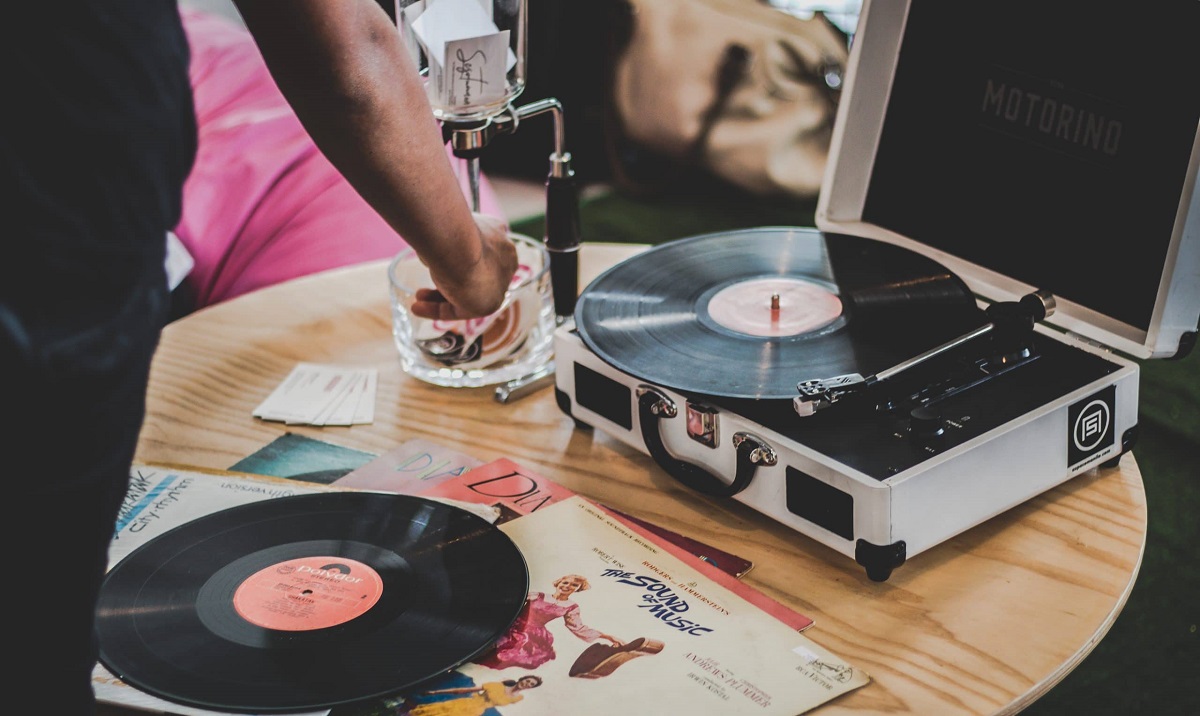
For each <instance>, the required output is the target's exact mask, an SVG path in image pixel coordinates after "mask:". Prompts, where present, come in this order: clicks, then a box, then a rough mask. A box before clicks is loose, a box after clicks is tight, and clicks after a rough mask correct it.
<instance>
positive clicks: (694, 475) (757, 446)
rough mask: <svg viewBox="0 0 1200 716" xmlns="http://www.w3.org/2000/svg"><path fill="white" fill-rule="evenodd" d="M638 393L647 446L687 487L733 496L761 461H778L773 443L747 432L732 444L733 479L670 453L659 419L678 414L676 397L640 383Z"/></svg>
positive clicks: (639, 412)
mask: <svg viewBox="0 0 1200 716" xmlns="http://www.w3.org/2000/svg"><path fill="white" fill-rule="evenodd" d="M637 395H638V416H639V418H640V422H641V426H642V441H643V442H644V443H645V444H646V450H647V451H649V453H650V457H652V458H654V462H656V463H658V465H659V467H661V468H662V469H663V470H666V472H667V474H668V475H670V476H671V477H673V478H675V480H676V481H678V482H679V483H680V484H682V485H684V486H685V487H689V488H691V489H693V490H695V491H696V492H700V493H703V494H705V495H710V496H712V497H733V496H734V495H736V494H738V493H739V492H741V491H742V490H744V489H746V488H747V487H749V486H750V481H751V480H753V479H754V473H755V472H756V471H757V469H758V466H759V465H760V464H761V465H767V466H770V465H774V464H775V463H776V462H778V457H777V456H776V454H775V451H774V450H773V449H771V446H769V445H767V444H766V443H765V442H763V441H762V440H761V439H759V438H757V437H755V436H754V435H751V434H750V433H745V432H738V433H735V434H734V436H733V444H734V447H736V448H737V470H736V471H735V473H734V476H733V482H725V481H724V480H722V479H721V478H719V477H717V476H716V475H713V474H712V473H711V472H708V471H707V470H705V469H704V468H702V467H700V466H698V465H695V464H693V463H690V462H684V461H683V460H678V459H676V458H674V457H671V454H670V453H669V452H667V448H666V446H665V445H663V441H662V431H661V429H660V426H659V421H660V420H661V419H663V418H673V417H675V416H676V415H678V414H679V410H678V408H676V407H675V403H674V401H672V400H671V399H670V398H668V397H667V396H666V395H663V394H662V393H661V392H659V391H658V390H655V389H654V388H651V387H649V386H640V387H639V388H638V390H637Z"/></svg>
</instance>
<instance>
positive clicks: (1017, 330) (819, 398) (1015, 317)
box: [792, 291, 1055, 417]
mask: <svg viewBox="0 0 1200 716" xmlns="http://www.w3.org/2000/svg"><path fill="white" fill-rule="evenodd" d="M1054 308H1055V301H1054V296H1053V295H1051V294H1050V293H1047V292H1045V291H1035V292H1033V293H1030V294H1026V295H1025V296H1022V297H1021V299H1020V300H1019V301H1001V302H997V303H993V304H992V305H990V306H988V308H987V309H986V310H985V313H986V314H987V317H988V322H987V323H985V324H983V325H981V326H979V327H978V328H975V329H973V330H971V331H968V332H966V333H964V334H963V335H961V336H959V337H957V338H954V339H952V340H950V341H947V342H946V343H943V344H941V345H939V346H937V347H935V348H932V349H930V350H928V351H925V352H924V353H921V354H920V355H917V356H914V357H912V358H909V359H907V360H905V361H902V362H900V363H898V364H896V365H894V366H892V367H891V368H887V369H885V370H882V371H880V372H878V373H875V374H874V375H870V376H867V377H863V376H862V375H861V374H859V373H849V374H846V375H839V376H836V377H833V378H824V379H811V380H802V381H800V382H799V383H797V384H796V389H797V390H798V391H799V392H800V394H799V395H798V396H796V397H795V398H792V405H793V407H794V408H795V410H796V413H797V414H798V415H800V416H801V417H807V416H809V415H812V414H813V413H815V412H816V411H818V410H820V409H822V408H826V407H828V406H830V405H832V404H834V403H836V402H838V401H839V400H841V399H843V398H845V397H847V396H848V395H852V394H855V393H859V392H861V391H863V390H865V389H867V388H870V387H871V386H873V385H876V384H878V383H881V382H883V381H886V380H889V379H891V378H894V377H896V376H898V375H900V374H902V373H904V372H905V371H907V370H910V369H911V368H914V367H915V366H918V365H921V364H923V363H925V362H927V361H929V360H930V359H932V358H935V357H937V356H940V355H943V354H945V353H946V352H948V351H950V350H952V349H954V348H957V347H958V346H962V345H964V344H966V343H968V342H970V341H974V340H976V339H978V338H980V337H982V336H985V335H988V334H991V335H992V337H993V338H994V339H995V340H996V342H997V343H998V344H999V345H1020V340H1021V339H1022V338H1023V337H1024V336H1027V335H1028V334H1029V333H1030V332H1031V331H1032V330H1033V325H1034V324H1035V323H1037V322H1038V321H1041V320H1042V319H1044V318H1046V317H1047V316H1050V315H1052V314H1053V313H1054ZM1020 353H1021V350H1015V351H1013V353H1012V355H1013V356H1014V357H1021V356H1020V355H1019V354H1020ZM1009 357H1010V354H1009V353H1008V352H1003V353H1001V354H999V355H998V356H997V357H996V358H995V361H997V362H999V363H1001V364H1003V362H1004V361H1006V360H1008V359H1009Z"/></svg>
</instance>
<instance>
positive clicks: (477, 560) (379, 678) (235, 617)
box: [97, 492, 529, 713]
mask: <svg viewBox="0 0 1200 716" xmlns="http://www.w3.org/2000/svg"><path fill="white" fill-rule="evenodd" d="M528 586H529V575H528V571H527V568H526V565H525V560H524V558H523V557H522V556H521V553H520V551H519V550H518V549H517V547H516V545H515V544H513V542H512V541H511V540H510V539H509V538H508V536H507V535H505V534H504V533H503V532H501V531H500V530H499V529H498V528H496V526H495V525H492V524H491V523H489V522H487V521H486V520H484V519H483V518H481V517H479V516H478V515H475V514H472V513H471V512H468V511H466V510H462V509H459V508H457V507H452V506H450V505H447V504H444V503H441V502H437V501H434V500H428V499H424V498H420V497H413V496H409V495H396V494H384V493H372V492H331V493H320V494H312V495H300V496H293V497H281V498H277V499H270V500H264V501H261V502H255V503H252V504H249V505H243V506H240V507H233V508H230V509H226V510H222V511H220V512H216V513H213V514H210V515H207V516H204V517H201V518H198V519H196V520H193V521H191V522H188V523H186V524H184V525H181V526H180V527H176V528H175V529H173V530H171V531H169V532H166V533H164V534H162V535H161V536H159V537H157V538H155V539H153V540H151V541H150V542H148V543H146V544H145V545H143V546H141V547H139V548H138V549H136V550H134V551H133V552H132V553H130V554H129V556H127V557H126V558H125V559H123V560H121V561H120V562H118V563H117V564H116V565H115V566H114V567H113V568H112V569H111V570H110V571H109V573H108V575H107V577H106V579H105V582H104V584H103V586H102V589H101V593H100V601H99V607H98V610H97V629H98V633H99V641H100V661H101V663H102V664H103V665H104V666H105V667H106V668H107V669H109V670H110V671H111V672H113V674H114V675H116V676H117V677H118V678H119V679H121V680H122V681H124V682H126V683H128V684H130V685H132V686H135V687H138V688H140V689H142V690H144V691H146V692H148V693H150V694H153V695H155V696H159V697H161V698H164V699H167V700H169V701H173V702H176V703H181V704H186V705H190V706H197V707H201V708H206V709H213V710H220V711H232V712H239V713H287V712H298V711H312V710H318V709H325V708H332V707H334V706H337V705H344V704H351V703H356V702H359V701H363V700H367V699H372V698H379V697H383V696H388V695H394V694H395V693H397V692H399V691H402V690H404V689H406V688H408V687H410V686H413V685H415V684H418V683H420V682H422V681H425V680H427V679H429V678H430V677H433V676H436V675H438V674H442V673H444V672H446V671H448V670H450V669H453V668H455V667H456V666H459V665H460V664H462V663H463V662H465V661H468V660H470V659H471V658H472V657H474V656H477V655H478V654H479V653H482V652H483V651H484V650H486V649H487V648H489V647H490V646H491V645H492V644H493V643H494V642H495V640H496V639H498V638H499V637H500V636H501V635H503V634H504V632H505V631H507V629H508V628H509V626H511V624H512V622H513V621H514V620H515V619H516V617H517V615H518V613H519V612H520V610H521V608H522V606H523V605H524V603H525V597H526V594H527V592H528Z"/></svg>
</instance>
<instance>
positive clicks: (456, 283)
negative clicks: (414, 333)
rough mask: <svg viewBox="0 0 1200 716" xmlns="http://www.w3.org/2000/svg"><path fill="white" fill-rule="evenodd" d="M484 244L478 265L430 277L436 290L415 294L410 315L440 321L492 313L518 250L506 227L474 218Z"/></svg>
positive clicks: (493, 219)
mask: <svg viewBox="0 0 1200 716" xmlns="http://www.w3.org/2000/svg"><path fill="white" fill-rule="evenodd" d="M474 217H475V224H476V226H477V227H478V228H479V236H480V238H481V239H482V241H483V248H482V250H481V252H480V256H479V261H478V262H477V263H475V264H474V265H466V264H455V265H453V266H451V267H450V268H449V270H442V271H435V270H434V269H433V268H430V272H429V273H430V276H432V278H433V283H434V285H435V286H436V288H422V289H418V290H417V294H416V301H415V302H414V303H413V306H412V312H413V315H416V316H420V317H421V318H429V319H435V320H443V321H453V320H460V319H464V318H478V317H481V316H486V315H489V314H491V313H495V312H496V311H497V310H499V308H500V306H501V304H503V302H504V294H505V292H507V291H508V287H509V284H511V283H512V278H513V275H514V274H515V273H516V272H517V247H516V245H515V244H513V242H512V239H510V238H509V237H508V224H507V223H505V222H504V221H503V220H501V219H498V218H496V217H494V216H488V215H486V214H475V215H474Z"/></svg>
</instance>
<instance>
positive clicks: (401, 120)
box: [235, 0, 517, 319]
mask: <svg viewBox="0 0 1200 716" xmlns="http://www.w3.org/2000/svg"><path fill="white" fill-rule="evenodd" d="M235 4H236V5H237V8H238V11H239V12H240V13H241V15H242V19H243V20H244V21H245V23H246V27H247V28H248V29H249V30H250V33H251V34H252V35H253V36H254V40H255V42H256V43H257V45H258V47H259V50H260V51H261V52H262V55H263V58H264V60H265V61H266V63H267V67H268V68H269V69H270V71H271V76H272V77H273V78H274V80H275V83H276V84H277V85H278V86H279V89H280V90H281V91H282V92H283V95H284V97H286V98H287V100H288V102H289V104H291V106H292V108H293V109H294V110H295V112H296V115H297V116H298V117H299V118H300V121H301V122H302V123H303V124H304V127H305V128H306V129H307V130H308V133H309V134H310V135H311V136H312V138H313V141H314V142H316V144H317V146H318V147H319V148H320V149H321V151H322V152H323V153H324V154H325V156H326V157H328V159H329V160H330V162H332V163H333V165H334V166H336V167H337V168H338V170H339V171H340V172H341V173H342V174H343V175H344V176H345V177H346V179H347V180H348V181H349V182H350V183H351V184H352V185H353V186H354V188H355V189H356V190H357V191H358V193H359V194H361V195H362V196H363V198H364V199H366V201H367V202H368V203H369V204H371V206H372V207H373V208H374V209H375V210H376V211H378V212H379V213H380V215H381V216H383V218H384V219H386V220H387V222H388V223H389V224H391V226H392V227H393V228H394V229H396V231H397V232H398V233H399V234H400V235H401V236H403V237H404V238H405V240H406V241H407V242H408V243H409V244H410V245H411V246H412V247H413V249H414V250H415V251H416V252H417V255H418V256H419V257H420V258H421V260H422V261H423V262H424V263H425V265H426V266H428V267H429V270H430V274H431V275H432V276H433V280H434V283H435V284H436V286H437V289H438V290H437V291H432V292H424V293H422V294H421V295H420V296H419V297H418V298H419V299H420V300H419V301H418V303H417V305H416V306H414V307H413V312H414V313H416V314H418V315H423V316H425V317H430V318H442V319H454V318H469V317H474V316H482V315H486V314H488V313H491V312H493V311H495V310H496V309H497V308H499V306H500V303H501V301H502V300H503V297H504V292H505V290H507V288H508V285H509V282H510V281H511V279H512V276H513V274H514V273H515V272H516V269H517V259H516V249H515V247H514V246H513V244H512V242H511V241H510V240H509V238H508V227H507V226H506V225H505V223H504V222H503V221H502V220H500V219H497V218H495V217H482V216H480V215H477V214H473V213H472V212H471V210H470V207H469V206H468V204H467V201H466V198H465V197H464V196H463V192H462V188H461V186H460V184H459V183H458V180H457V178H456V177H455V175H454V170H453V168H452V167H451V165H450V161H449V159H448V158H447V157H446V153H445V148H444V143H443V141H442V135H441V131H440V129H439V128H438V126H437V122H436V121H435V120H434V118H433V110H432V108H431V107H430V105H429V100H428V98H427V97H426V96H425V89H424V86H423V84H422V80H421V78H420V76H419V74H418V73H417V69H416V67H415V66H414V65H413V62H412V58H411V57H410V56H409V53H408V50H407V49H406V48H405V47H404V44H403V42H402V40H401V39H400V34H399V31H398V30H397V29H396V26H395V25H394V24H393V23H392V22H391V20H390V18H388V16H387V13H386V12H384V11H383V9H382V8H381V7H379V5H378V4H377V3H375V2H374V0H354V1H350V0H340V1H339V2H328V0H235ZM443 299H444V300H443Z"/></svg>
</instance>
